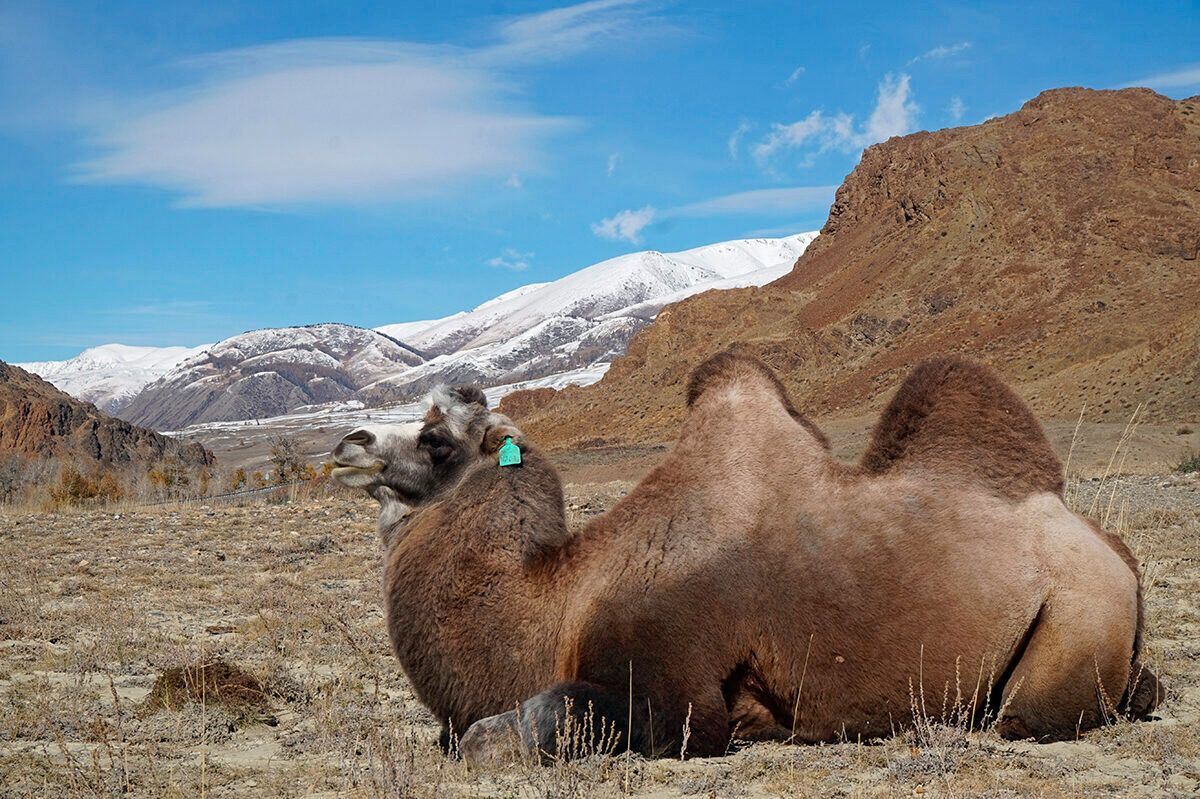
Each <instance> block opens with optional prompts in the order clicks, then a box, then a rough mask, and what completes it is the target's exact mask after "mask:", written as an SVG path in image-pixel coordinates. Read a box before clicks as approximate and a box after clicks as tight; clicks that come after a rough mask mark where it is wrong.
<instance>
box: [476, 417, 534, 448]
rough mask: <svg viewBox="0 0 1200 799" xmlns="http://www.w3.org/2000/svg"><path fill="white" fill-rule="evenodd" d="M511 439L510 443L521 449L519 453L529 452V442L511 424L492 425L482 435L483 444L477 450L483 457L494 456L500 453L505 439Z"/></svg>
mask: <svg viewBox="0 0 1200 799" xmlns="http://www.w3.org/2000/svg"><path fill="white" fill-rule="evenodd" d="M508 438H511V439H512V442H513V443H514V444H516V445H517V446H518V447H520V448H521V452H523V453H524V452H528V451H529V442H528V441H526V440H525V436H524V434H523V433H521V431H520V430H518V429H517V428H516V427H513V426H512V425H511V424H506V423H504V422H501V423H499V424H494V425H492V426H491V427H489V428H488V429H487V432H485V433H484V434H483V444H481V445H480V447H479V449H480V451H481V452H482V453H483V454H484V455H495V454H496V453H497V452H499V451H500V447H502V446H504V441H505V439H508Z"/></svg>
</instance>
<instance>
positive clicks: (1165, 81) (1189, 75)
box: [1121, 64, 1200, 89]
mask: <svg viewBox="0 0 1200 799" xmlns="http://www.w3.org/2000/svg"><path fill="white" fill-rule="evenodd" d="M1131 86H1145V87H1146V88H1148V89H1184V88H1187V87H1189V86H1200V64H1189V65H1188V66H1184V67H1179V68H1178V69H1172V70H1170V71H1168V72H1157V73H1155V74H1153V75H1147V76H1146V77H1144V78H1141V79H1140V80H1135V81H1133V82H1132V83H1126V84H1125V85H1124V86H1122V87H1121V88H1123V89H1126V88H1129V87H1131Z"/></svg>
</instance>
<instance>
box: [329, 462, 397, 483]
mask: <svg viewBox="0 0 1200 799" xmlns="http://www.w3.org/2000/svg"><path fill="white" fill-rule="evenodd" d="M334 463H335V464H337V466H336V467H335V468H334V470H333V471H332V472H330V473H329V474H330V476H331V477H332V478H333V479H334V480H337V481H338V482H339V483H341V484H342V485H345V486H349V487H351V488H365V487H366V486H368V485H370V484H371V482H372V481H373V480H374V478H375V475H377V474H379V473H380V472H382V471H383V470H384V467H385V466H386V464H385V463H384V462H383V461H375V462H374V463H372V464H371V465H370V466H353V465H351V464H348V463H338V462H337V461H336V460H335V461H334Z"/></svg>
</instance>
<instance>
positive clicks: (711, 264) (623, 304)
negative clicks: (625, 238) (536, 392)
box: [363, 232, 817, 402]
mask: <svg viewBox="0 0 1200 799" xmlns="http://www.w3.org/2000/svg"><path fill="white" fill-rule="evenodd" d="M816 237H817V234H816V233H815V232H814V233H800V234H797V235H795V236H788V237H787V238H781V239H746V240H740V241H727V242H722V243H720V244H710V245H708V246H705V247H697V248H695V249H692V250H686V251H684V252H678V253H661V252H656V251H653V250H651V251H645V252H637V253H632V254H630V255H622V256H619V257H617V258H611V259H609V260H607V261H602V262H600V263H598V264H594V265H592V266H589V267H586V268H584V269H581V270H579V271H578V272H573V273H571V274H569V275H567V276H566V277H563V278H560V279H558V280H555V281H553V282H550V283H534V284H532V285H528V286H522V287H521V288H518V289H514V290H513V291H510V292H507V293H506V294H502V295H500V296H499V297H496V298H495V299H492V300H489V301H487V302H485V303H483V304H482V305H480V306H478V307H477V308H475V309H474V310H471V311H467V312H465V313H457V314H454V315H453V316H448V317H446V318H444V319H438V320H434V321H429V322H409V323H404V324H400V325H385V326H383V327H380V328H377V329H378V330H380V331H382V332H385V333H388V334H389V335H393V336H397V337H398V338H401V339H402V340H403V341H405V342H407V343H409V344H411V345H412V346H413V347H415V348H417V349H418V350H420V351H421V352H423V353H425V354H426V355H427V356H432V357H431V358H430V360H429V361H428V362H427V363H425V364H423V365H421V366H418V367H416V368H414V369H410V370H407V371H406V372H404V373H403V374H401V375H397V376H395V377H390V378H387V379H385V380H382V381H380V382H379V383H378V384H376V385H375V386H370V387H368V388H367V389H365V390H364V392H363V397H364V399H365V400H367V401H369V402H382V401H385V400H403V399H409V398H411V397H412V396H414V395H416V394H419V393H421V392H422V391H425V390H426V389H428V388H429V387H431V386H432V385H434V384H436V383H440V382H468V381H474V382H481V383H483V384H484V385H494V384H498V383H511V382H514V381H519V380H528V379H532V378H537V377H542V376H545V375H550V374H555V373H557V372H564V371H569V370H572V369H578V368H581V367H585V366H588V365H589V364H593V363H599V362H604V361H611V360H612V359H613V358H614V357H616V356H618V355H621V354H622V353H624V352H625V348H626V347H627V346H628V344H629V341H630V339H632V338H633V336H634V334H635V333H637V332H638V331H639V330H641V329H642V328H643V327H645V326H646V325H648V324H649V323H650V322H651V321H653V319H654V317H655V315H656V314H657V313H658V311H659V310H660V309H661V308H662V307H663V306H664V305H666V304H667V303H669V302H676V301H678V300H681V299H683V298H684V297H687V296H690V295H692V294H697V293H699V292H702V291H707V290H709V289H714V288H734V287H740V286H751V285H755V286H757V285H762V284H764V283H768V282H770V281H772V280H774V279H776V278H778V277H781V276H782V275H783V274H785V273H786V272H787V271H788V270H790V269H791V267H792V265H793V264H794V263H795V262H796V259H797V258H799V257H800V255H801V253H803V252H804V249H805V248H806V247H807V246H808V245H809V243H811V242H812V240H813V239H815V238H816Z"/></svg>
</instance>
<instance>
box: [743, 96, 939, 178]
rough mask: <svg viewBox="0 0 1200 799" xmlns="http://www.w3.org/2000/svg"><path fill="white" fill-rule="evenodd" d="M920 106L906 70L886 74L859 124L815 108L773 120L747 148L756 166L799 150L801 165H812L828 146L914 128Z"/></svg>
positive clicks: (857, 145)
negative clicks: (786, 119) (789, 119)
mask: <svg viewBox="0 0 1200 799" xmlns="http://www.w3.org/2000/svg"><path fill="white" fill-rule="evenodd" d="M919 111H920V109H919V107H918V106H917V104H916V103H915V102H914V101H913V99H912V85H911V79H910V78H909V76H908V75H907V74H905V73H900V74H899V75H891V74H889V75H887V76H885V77H884V79H883V81H882V82H881V83H880V84H879V90H878V93H877V95H876V98H875V108H874V109H873V110H872V111H871V115H870V116H869V117H867V119H866V120H865V121H864V122H863V123H862V124H861V125H859V124H856V123H855V118H854V116H853V115H852V114H847V113H844V112H838V113H836V114H826V113H825V112H823V111H820V110H816V111H812V112H811V113H809V114H808V116H806V117H804V118H803V119H800V120H798V121H796V122H792V123H788V124H782V123H778V122H776V123H774V124H772V125H771V131H770V133H768V134H767V135H766V137H764V138H763V139H762V140H761V141H759V142H757V143H756V144H754V145H753V147H751V148H750V153H751V155H752V156H753V157H754V160H755V161H756V162H757V163H758V164H759V166H761V167H764V168H769V167H770V166H771V163H772V161H773V160H774V159H775V158H776V157H777V156H779V155H780V154H782V153H784V152H788V151H792V150H801V151H803V152H804V156H803V158H802V159H801V161H800V163H801V165H805V166H808V165H811V164H812V163H813V159H814V158H815V157H816V156H817V155H820V154H821V153H825V152H828V151H830V150H835V149H836V150H841V151H844V152H852V151H854V150H860V149H862V148H864V147H868V146H870V145H872V144H875V143H876V142H880V141H883V140H884V139H887V138H889V137H891V136H902V135H904V134H906V133H911V132H912V131H913V130H915V129H916V121H917V115H918V113H919Z"/></svg>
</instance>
